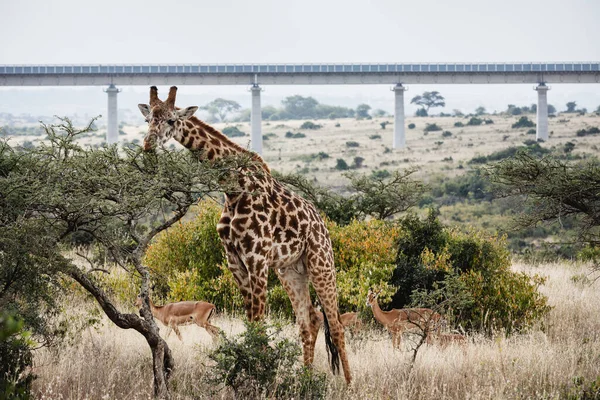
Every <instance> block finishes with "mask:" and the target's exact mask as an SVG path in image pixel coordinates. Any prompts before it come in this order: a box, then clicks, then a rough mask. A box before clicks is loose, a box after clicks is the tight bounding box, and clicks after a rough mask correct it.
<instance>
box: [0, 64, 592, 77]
mask: <svg viewBox="0 0 600 400" xmlns="http://www.w3.org/2000/svg"><path fill="white" fill-rule="evenodd" d="M599 71H600V62H581V63H574V62H556V63H403V64H389V63H387V64H215V65H203V64H179V65H0V74H5V75H17V74H18V75H29V74H31V75H47V74H52V75H57V74H58V75H61V74H74V75H78V74H81V75H105V74H110V75H119V74H126V75H130V74H134V75H135V74H161V75H162V74H330V73H331V74H339V73H442V74H443V73H527V72H599Z"/></svg>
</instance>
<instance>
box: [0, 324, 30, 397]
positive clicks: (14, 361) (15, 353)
mask: <svg viewBox="0 0 600 400" xmlns="http://www.w3.org/2000/svg"><path fill="white" fill-rule="evenodd" d="M28 335H29V334H28V333H27V332H25V331H24V330H23V321H22V320H20V319H18V318H14V317H13V316H11V315H9V314H8V313H5V312H2V313H0V398H3V399H29V398H30V397H31V395H30V391H31V384H32V382H33V380H34V379H35V375H33V374H32V373H31V372H30V371H31V367H32V366H33V353H32V350H31V347H30V343H29V340H28Z"/></svg>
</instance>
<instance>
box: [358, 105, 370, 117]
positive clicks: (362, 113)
mask: <svg viewBox="0 0 600 400" xmlns="http://www.w3.org/2000/svg"><path fill="white" fill-rule="evenodd" d="M370 109H371V106H370V105H368V104H359V105H358V106H357V107H356V118H358V119H369V118H371V115H369V110H370Z"/></svg>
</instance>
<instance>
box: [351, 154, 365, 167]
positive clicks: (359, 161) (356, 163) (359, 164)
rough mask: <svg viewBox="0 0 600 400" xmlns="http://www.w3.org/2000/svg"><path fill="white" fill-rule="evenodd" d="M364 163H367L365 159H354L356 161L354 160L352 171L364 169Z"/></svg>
mask: <svg viewBox="0 0 600 400" xmlns="http://www.w3.org/2000/svg"><path fill="white" fill-rule="evenodd" d="M364 161H365V159H364V158H363V157H354V160H352V166H351V167H350V168H352V169H357V168H362V166H363V162H364Z"/></svg>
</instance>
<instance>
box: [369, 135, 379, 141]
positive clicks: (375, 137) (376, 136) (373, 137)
mask: <svg viewBox="0 0 600 400" xmlns="http://www.w3.org/2000/svg"><path fill="white" fill-rule="evenodd" d="M369 139H373V140H375V139H381V135H378V134H375V135H369Z"/></svg>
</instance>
